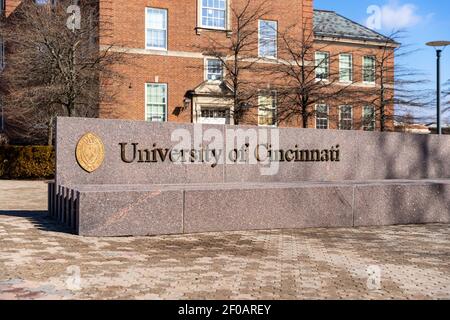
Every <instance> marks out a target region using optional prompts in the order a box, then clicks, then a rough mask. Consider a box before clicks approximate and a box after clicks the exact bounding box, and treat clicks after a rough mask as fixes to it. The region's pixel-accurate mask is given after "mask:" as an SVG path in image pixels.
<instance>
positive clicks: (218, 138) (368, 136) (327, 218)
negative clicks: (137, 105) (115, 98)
mask: <svg viewBox="0 0 450 320" xmlns="http://www.w3.org/2000/svg"><path fill="white" fill-rule="evenodd" d="M449 159H450V137H438V136H432V135H427V136H422V135H412V134H400V133H375V132H362V131H334V130H311V129H295V128H280V129H278V128H271V127H268V128H265V127H259V128H258V127H242V126H239V127H237V126H215V125H203V126H201V125H194V124H177V123H148V122H143V121H125V120H99V119H82V118H58V120H57V172H56V179H55V183H54V184H50V185H49V212H50V214H51V215H52V216H54V217H55V218H57V219H58V220H59V221H61V222H62V223H65V224H67V225H68V226H70V227H72V228H73V230H74V231H75V232H76V233H77V234H80V235H86V236H121V235H156V234H174V233H192V232H204V231H222V230H249V229H278V228H301V227H338V226H343V227H349V226H364V225H382V224H399V223H427V222H449V221H450V213H449V212H450V161H449Z"/></svg>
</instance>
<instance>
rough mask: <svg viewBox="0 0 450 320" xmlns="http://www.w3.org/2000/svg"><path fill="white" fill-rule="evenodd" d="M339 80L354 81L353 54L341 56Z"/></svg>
mask: <svg viewBox="0 0 450 320" xmlns="http://www.w3.org/2000/svg"><path fill="white" fill-rule="evenodd" d="M339 80H340V81H342V82H351V81H353V64H352V55H351V54H341V55H339Z"/></svg>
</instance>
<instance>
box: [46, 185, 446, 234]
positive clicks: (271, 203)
mask: <svg viewBox="0 0 450 320" xmlns="http://www.w3.org/2000/svg"><path fill="white" fill-rule="evenodd" d="M49 214H50V215H51V216H52V217H54V218H55V219H57V220H58V221H59V222H61V223H63V224H66V225H67V226H69V227H70V228H72V229H73V231H74V233H76V234H79V235H83V236H145V235H163V234H182V233H196V232H213V231H238V230H260V229H291V228H308V227H358V226H380V225H395V224H421V223H450V180H382V181H365V182H359V181H358V182H355V181H346V182H328V183H327V182H318V183H315V182H302V183H239V184H237V183H236V184H203V185H200V184H199V185H196V184H191V185H83V186H78V187H71V188H68V187H65V186H56V185H55V184H54V183H50V184H49Z"/></svg>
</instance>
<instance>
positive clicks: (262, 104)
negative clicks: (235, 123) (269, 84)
mask: <svg viewBox="0 0 450 320" xmlns="http://www.w3.org/2000/svg"><path fill="white" fill-rule="evenodd" d="M276 112H277V94H276V92H275V91H271V92H265V93H261V94H260V95H259V96H258V124H259V125H260V126H275V125H276Z"/></svg>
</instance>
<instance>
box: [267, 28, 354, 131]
mask: <svg viewBox="0 0 450 320" xmlns="http://www.w3.org/2000/svg"><path fill="white" fill-rule="evenodd" d="M310 24H311V23H309V22H308V21H306V22H305V23H304V24H303V26H301V27H300V28H299V26H298V25H293V26H290V27H288V28H287V29H286V30H283V31H282V32H280V33H279V36H278V39H279V55H280V59H279V63H277V65H276V66H275V67H273V68H269V69H267V70H268V72H269V74H270V76H272V77H274V78H275V82H276V83H277V102H278V112H277V120H278V122H282V121H285V122H289V121H292V120H294V121H298V122H299V123H300V124H301V125H302V127H303V128H308V126H309V123H310V120H311V119H313V118H314V117H315V115H316V108H315V106H316V105H318V104H328V103H330V102H332V101H333V102H336V101H338V100H341V101H345V96H346V95H347V93H349V92H350V87H351V86H350V84H344V85H342V84H340V85H337V82H339V80H340V74H339V69H338V68H335V67H332V66H335V65H336V62H337V61H338V57H339V55H338V54H335V53H334V51H335V50H332V49H331V48H330V46H329V44H327V43H325V42H324V43H321V42H315V36H314V30H312V29H311V28H309V27H308V26H309V25H310ZM339 53H345V52H339ZM347 76H348V77H349V79H348V80H349V82H350V81H351V73H350V72H349V73H348V75H347Z"/></svg>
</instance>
